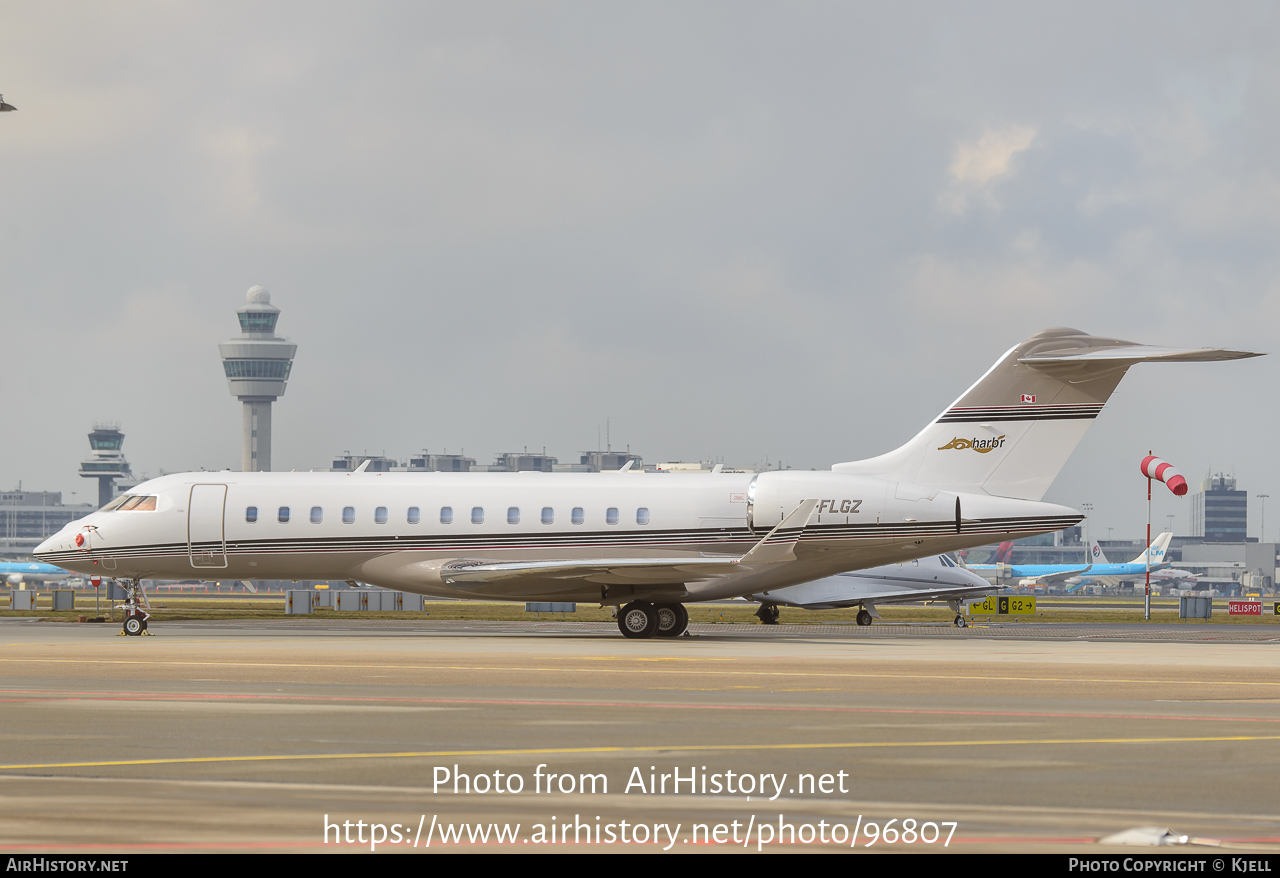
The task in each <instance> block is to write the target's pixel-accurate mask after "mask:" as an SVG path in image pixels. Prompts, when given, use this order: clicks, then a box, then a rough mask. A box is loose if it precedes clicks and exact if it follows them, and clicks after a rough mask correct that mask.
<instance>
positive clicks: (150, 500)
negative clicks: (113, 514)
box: [104, 494, 156, 512]
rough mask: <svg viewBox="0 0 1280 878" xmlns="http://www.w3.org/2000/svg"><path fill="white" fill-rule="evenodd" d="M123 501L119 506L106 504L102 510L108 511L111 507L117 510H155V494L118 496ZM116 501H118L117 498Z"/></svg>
mask: <svg viewBox="0 0 1280 878" xmlns="http://www.w3.org/2000/svg"><path fill="white" fill-rule="evenodd" d="M120 500H123V501H124V502H123V503H120V505H119V506H116V505H115V504H111V505H108V506H107V507H105V510H104V511H107V512H110V511H112V510H113V509H114V510H116V511H118V512H155V509H156V498H155V495H151V496H147V497H143V496H140V495H137V494H125V495H124V496H123V497H121V498H120ZM116 502H117V503H119V502H120V501H119V500H117V501H116Z"/></svg>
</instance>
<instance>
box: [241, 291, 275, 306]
mask: <svg viewBox="0 0 1280 878" xmlns="http://www.w3.org/2000/svg"><path fill="white" fill-rule="evenodd" d="M245 298H246V299H247V300H248V301H249V304H250V305H270V304H271V293H269V292H267V288H266V287H262V286H253V287H249V292H248V293H247V294H246V295H245Z"/></svg>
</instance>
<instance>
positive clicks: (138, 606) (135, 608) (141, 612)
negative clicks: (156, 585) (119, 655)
mask: <svg viewBox="0 0 1280 878" xmlns="http://www.w3.org/2000/svg"><path fill="white" fill-rule="evenodd" d="M122 588H124V603H123V604H121V605H120V609H122V610H124V627H123V629H122V630H121V631H120V634H119V635H118V636H120V637H153V636H155V635H153V634H152V633H151V632H150V631H148V630H147V620H148V619H150V618H151V616H150V615H149V614H148V613H147V610H149V609H151V605H150V604H149V603H148V602H147V593H146V592H145V591H143V590H142V583H141V581H139V580H137V579H126V580H125V581H124V584H123V586H122ZM139 598H141V600H139ZM144 607H145V608H146V609H144Z"/></svg>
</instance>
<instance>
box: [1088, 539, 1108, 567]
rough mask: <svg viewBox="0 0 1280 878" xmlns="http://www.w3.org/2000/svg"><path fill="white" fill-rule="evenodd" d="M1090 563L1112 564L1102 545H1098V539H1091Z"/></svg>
mask: <svg viewBox="0 0 1280 878" xmlns="http://www.w3.org/2000/svg"><path fill="white" fill-rule="evenodd" d="M1089 563H1090V564H1110V563H1111V562H1110V561H1108V560H1107V556H1106V553H1105V552H1103V551H1102V546H1099V545H1098V541H1097V540H1090V541H1089Z"/></svg>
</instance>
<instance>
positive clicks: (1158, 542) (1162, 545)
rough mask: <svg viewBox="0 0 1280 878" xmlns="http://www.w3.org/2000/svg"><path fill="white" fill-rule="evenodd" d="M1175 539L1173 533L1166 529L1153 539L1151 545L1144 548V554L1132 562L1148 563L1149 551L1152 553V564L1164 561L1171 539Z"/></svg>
mask: <svg viewBox="0 0 1280 878" xmlns="http://www.w3.org/2000/svg"><path fill="white" fill-rule="evenodd" d="M1172 539H1173V534H1172V533H1170V532H1169V531H1165V532H1164V533H1162V534H1160V536H1158V537H1156V538H1155V540H1154V541H1152V543H1151V546H1150V547H1149V548H1147V549H1145V550H1143V552H1142V554H1141V555H1139V556H1138V557H1136V558H1134V559H1133V560H1132V561H1131V562H1129V563H1131V564H1146V563H1147V553H1148V552H1150V553H1151V566H1152V567H1154V566H1155V565H1157V564H1163V563H1164V555H1165V550H1166V549H1168V548H1169V541H1170V540H1172Z"/></svg>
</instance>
